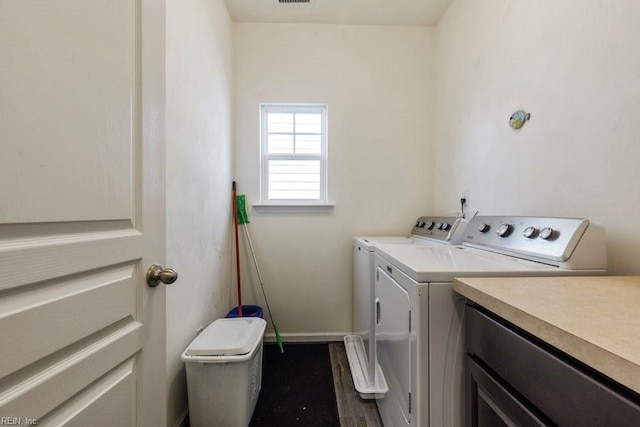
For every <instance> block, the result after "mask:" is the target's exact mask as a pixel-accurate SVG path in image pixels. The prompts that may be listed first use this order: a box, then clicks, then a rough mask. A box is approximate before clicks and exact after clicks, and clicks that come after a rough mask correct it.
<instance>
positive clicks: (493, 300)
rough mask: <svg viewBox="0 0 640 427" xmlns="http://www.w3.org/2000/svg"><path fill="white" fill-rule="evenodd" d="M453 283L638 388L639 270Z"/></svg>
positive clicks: (511, 319) (497, 311) (458, 289)
mask: <svg viewBox="0 0 640 427" xmlns="http://www.w3.org/2000/svg"><path fill="white" fill-rule="evenodd" d="M453 288H454V290H455V291H456V292H458V293H460V294H461V295H463V296H465V297H466V298H467V299H469V300H471V301H473V302H475V303H477V304H479V305H481V306H483V307H485V308H486V309H488V310H489V311H492V312H493V313H495V314H497V315H498V316H500V317H502V318H504V319H506V320H508V321H509V322H511V323H513V324H514V325H516V326H519V327H520V328H522V329H524V330H525V331H527V332H529V333H531V334H533V335H535V336H537V337H538V338H540V339H541V340H543V341H545V342H547V343H549V344H551V345H552V346H554V347H556V348H558V349H560V350H562V351H563V352H565V353H567V354H569V355H571V356H573V357H575V358H576V359H578V360H580V361H581V362H583V363H585V364H587V365H589V366H591V367H592V368H594V369H596V370H597V371H600V372H602V373H603V374H605V375H606V376H608V377H610V378H612V379H613V380H615V381H617V382H619V383H620V384H623V385H625V386H627V387H629V388H630V389H632V390H634V391H636V392H637V393H640V276H603V277H525V278H519V277H503V278H460V279H456V280H455V281H454V284H453Z"/></svg>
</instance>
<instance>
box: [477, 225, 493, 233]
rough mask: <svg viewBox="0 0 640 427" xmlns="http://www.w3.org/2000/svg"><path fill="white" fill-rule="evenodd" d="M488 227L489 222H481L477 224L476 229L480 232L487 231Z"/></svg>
mask: <svg viewBox="0 0 640 427" xmlns="http://www.w3.org/2000/svg"><path fill="white" fill-rule="evenodd" d="M490 228H491V226H490V225H489V224H486V223H482V224H480V225H479V226H478V231H479V232H481V233H486V232H487V231H489V229H490Z"/></svg>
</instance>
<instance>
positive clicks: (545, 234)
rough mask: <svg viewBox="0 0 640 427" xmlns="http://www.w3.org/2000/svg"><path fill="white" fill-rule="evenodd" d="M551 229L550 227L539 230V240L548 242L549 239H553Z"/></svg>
mask: <svg viewBox="0 0 640 427" xmlns="http://www.w3.org/2000/svg"><path fill="white" fill-rule="evenodd" d="M553 233H554V231H553V228H551V227H545V228H543V229H542V230H540V238H541V239H544V240H549V239H550V238H551V237H553Z"/></svg>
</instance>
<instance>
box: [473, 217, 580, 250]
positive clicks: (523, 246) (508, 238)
mask: <svg viewBox="0 0 640 427" xmlns="http://www.w3.org/2000/svg"><path fill="white" fill-rule="evenodd" d="M588 227H589V220H587V219H584V218H550V217H524V216H475V217H474V218H472V219H471V220H470V221H469V225H468V226H467V228H466V232H465V233H464V237H463V239H462V241H463V244H464V245H468V246H473V247H477V248H480V249H489V250H495V251H497V252H501V253H506V254H509V253H513V254H520V255H526V256H530V257H534V258H540V259H547V260H551V261H566V260H567V259H569V257H570V256H571V254H572V253H573V250H574V249H575V248H576V246H577V244H578V242H579V241H580V238H581V237H582V235H583V234H584V233H585V231H586V230H587V228H588Z"/></svg>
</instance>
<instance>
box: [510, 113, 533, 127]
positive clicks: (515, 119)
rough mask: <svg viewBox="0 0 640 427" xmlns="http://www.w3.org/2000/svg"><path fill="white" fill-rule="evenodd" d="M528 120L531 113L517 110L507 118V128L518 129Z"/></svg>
mask: <svg viewBox="0 0 640 427" xmlns="http://www.w3.org/2000/svg"><path fill="white" fill-rule="evenodd" d="M529 118H531V113H526V112H524V111H523V110H518V111H516V112H514V113H513V114H512V115H511V117H509V126H511V128H512V129H520V128H521V127H522V126H524V122H526V121H527V120H529Z"/></svg>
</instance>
